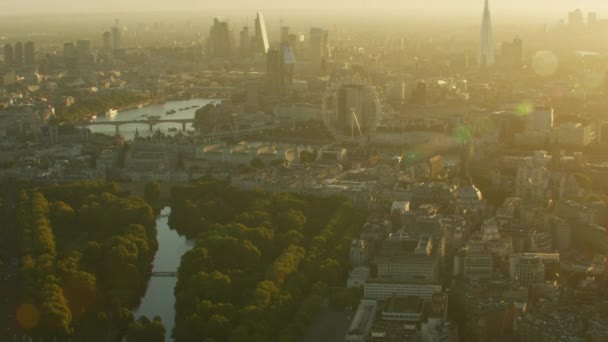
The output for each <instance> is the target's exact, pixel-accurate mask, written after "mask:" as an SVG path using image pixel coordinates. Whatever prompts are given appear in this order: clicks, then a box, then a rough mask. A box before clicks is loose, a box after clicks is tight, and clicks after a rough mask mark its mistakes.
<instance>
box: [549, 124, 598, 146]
mask: <svg viewBox="0 0 608 342" xmlns="http://www.w3.org/2000/svg"><path fill="white" fill-rule="evenodd" d="M553 131H554V138H555V139H556V141H557V142H558V143H559V144H560V145H563V146H573V147H574V146H576V147H585V146H587V145H589V144H591V143H592V142H593V141H594V140H595V132H594V131H593V126H592V125H584V124H582V123H578V122H577V123H572V122H568V123H563V124H561V125H559V126H558V127H556V128H554V129H553Z"/></svg>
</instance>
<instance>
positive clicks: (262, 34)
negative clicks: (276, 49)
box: [254, 12, 270, 54]
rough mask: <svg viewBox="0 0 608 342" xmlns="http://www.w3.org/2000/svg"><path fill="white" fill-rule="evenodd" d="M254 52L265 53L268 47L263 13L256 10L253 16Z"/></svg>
mask: <svg viewBox="0 0 608 342" xmlns="http://www.w3.org/2000/svg"><path fill="white" fill-rule="evenodd" d="M254 40H255V42H254V44H255V47H254V48H255V52H256V53H263V54H265V53H266V52H267V51H268V49H269V48H270V44H269V43H268V34H267V33H266V21H264V14H262V13H261V12H258V14H257V16H256V18H255V36H254Z"/></svg>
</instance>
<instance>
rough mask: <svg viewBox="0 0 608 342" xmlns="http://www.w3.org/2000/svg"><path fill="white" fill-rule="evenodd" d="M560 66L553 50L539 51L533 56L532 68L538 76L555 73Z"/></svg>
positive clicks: (547, 75)
mask: <svg viewBox="0 0 608 342" xmlns="http://www.w3.org/2000/svg"><path fill="white" fill-rule="evenodd" d="M558 66H559V60H558V58H557V56H556V55H555V54H554V53H553V52H551V51H547V50H543V51H539V52H537V53H536V54H535V55H534V57H532V69H534V72H535V73H536V74H537V75H538V76H541V77H549V76H551V75H553V74H555V72H556V71H557V67H558Z"/></svg>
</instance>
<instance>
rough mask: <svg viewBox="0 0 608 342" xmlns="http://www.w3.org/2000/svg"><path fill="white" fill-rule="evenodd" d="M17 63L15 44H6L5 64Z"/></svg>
mask: <svg viewBox="0 0 608 342" xmlns="http://www.w3.org/2000/svg"><path fill="white" fill-rule="evenodd" d="M14 63H15V56H14V50H13V46H12V45H11V44H6V45H4V65H5V66H12V65H13V64H14Z"/></svg>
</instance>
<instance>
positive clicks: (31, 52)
mask: <svg viewBox="0 0 608 342" xmlns="http://www.w3.org/2000/svg"><path fill="white" fill-rule="evenodd" d="M23 58H24V60H25V64H27V65H32V64H34V63H35V62H36V48H35V47H34V42H32V41H29V42H27V43H25V45H24V46H23Z"/></svg>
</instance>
